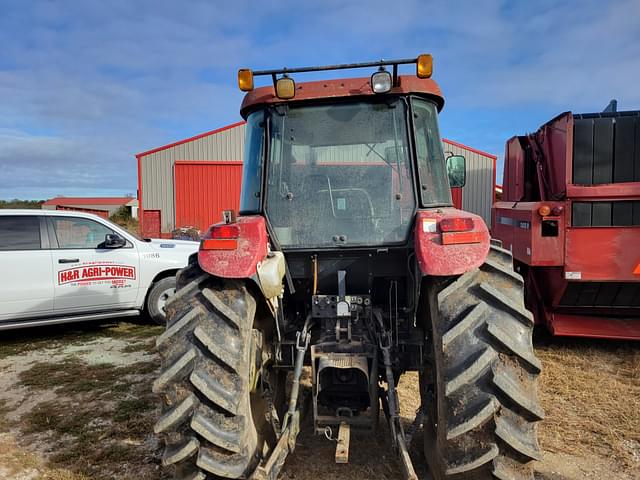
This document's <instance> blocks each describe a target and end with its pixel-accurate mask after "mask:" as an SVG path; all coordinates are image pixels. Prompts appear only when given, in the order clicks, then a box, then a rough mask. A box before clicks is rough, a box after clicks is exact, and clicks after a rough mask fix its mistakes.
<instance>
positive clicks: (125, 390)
mask: <svg viewBox="0 0 640 480" xmlns="http://www.w3.org/2000/svg"><path fill="white" fill-rule="evenodd" d="M161 331H162V330H161V329H160V328H159V327H151V326H148V325H142V324H132V323H120V324H118V325H103V326H95V325H93V326H92V325H82V326H66V327H65V326H62V327H60V326H59V327H56V328H49V329H28V330H23V331H18V332H2V334H1V336H0V478H1V479H6V480H38V479H43V480H88V479H91V480H93V479H95V480H103V479H104V480H106V479H136V480H151V479H158V480H163V479H168V478H169V477H168V475H167V474H166V473H163V472H162V471H161V469H160V467H159V462H160V456H161V448H160V446H159V445H158V442H157V441H156V439H155V437H154V436H153V434H152V426H153V422H154V419H155V417H156V403H155V399H154V396H153V395H152V394H151V392H150V390H151V383H152V381H153V378H154V376H155V372H156V370H157V364H158V359H157V355H156V353H155V351H154V338H155V336H156V335H158V334H159V333H160V332H161ZM536 350H537V353H538V355H539V357H540V358H541V360H542V362H543V365H544V371H543V375H542V377H541V381H540V396H541V400H542V404H543V406H544V409H545V411H546V419H545V421H544V422H543V423H542V425H541V427H540V431H539V433H540V441H541V444H542V447H543V450H544V459H543V460H542V461H541V462H538V463H537V465H536V471H537V473H536V478H537V479H538V480H541V479H545V480H578V479H600V478H610V479H612V480H613V479H616V480H618V479H620V480H629V479H638V478H640V345H638V344H633V343H624V342H608V341H597V340H562V339H552V338H549V337H547V336H540V337H538V338H537V339H536ZM416 391H417V377H416V375H413V374H407V375H405V376H403V378H402V379H401V382H400V386H399V393H400V400H401V406H402V415H403V418H404V421H405V423H406V425H407V426H408V425H410V424H411V423H412V421H413V418H414V416H415V411H416V409H417V407H418V398H417V395H416ZM310 430H311V422H310V419H309V418H307V419H306V420H305V423H304V425H303V432H302V433H301V435H300V437H299V442H298V446H297V448H296V451H295V452H294V454H293V455H292V456H290V457H289V459H288V460H287V464H286V466H285V469H284V471H283V473H282V475H281V478H282V479H299V480H311V479H315V478H320V475H323V477H324V478H327V479H334V478H342V479H348V480H360V479H362V480H364V479H374V478H375V479H388V480H392V479H399V478H401V476H400V470H399V466H398V463H397V462H396V460H395V457H394V455H393V453H392V452H391V449H390V445H389V442H388V439H387V431H386V427H385V426H384V424H382V423H381V427H380V429H379V432H378V434H377V435H375V436H372V435H370V434H369V435H365V434H357V433H354V434H353V435H352V439H351V456H350V463H349V464H348V465H337V464H335V463H334V462H333V455H334V451H335V443H332V442H330V441H328V440H327V439H325V438H324V437H321V436H314V435H312V434H311V433H310ZM420 444H421V437H420V434H419V432H418V433H417V434H416V435H415V437H414V442H413V448H412V452H411V453H412V457H413V459H414V463H415V465H416V468H417V470H418V474H419V476H420V478H428V472H427V470H426V466H425V464H424V458H423V456H422V453H421V451H420V450H421V448H420Z"/></svg>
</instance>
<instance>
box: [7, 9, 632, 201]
mask: <svg viewBox="0 0 640 480" xmlns="http://www.w3.org/2000/svg"><path fill="white" fill-rule="evenodd" d="M0 12H2V14H1V15H0V198H3V199H7V198H14V197H18V198H33V199H43V198H49V197H52V196H55V195H58V194H64V195H68V196H72V195H121V194H126V193H135V191H136V162H135V158H134V155H135V153H137V152H140V151H144V150H147V149H149V148H152V147H156V146H159V145H163V144H165V143H169V142H172V141H175V140H179V139H181V138H184V137H187V136H191V135H194V134H197V133H200V132H203V131H207V130H211V129H214V128H217V127H220V126H223V125H226V124H228V123H231V122H235V121H237V120H238V119H239V114H238V107H239V105H240V102H241V99H242V95H241V92H239V91H238V90H237V88H236V71H237V69H238V68H239V67H251V68H255V69H257V68H269V67H282V66H290V67H291V66H302V65H311V64H327V63H340V62H356V61H368V60H375V59H379V58H393V57H407V56H415V55H417V54H418V53H422V52H429V53H432V54H433V55H434V58H435V66H434V78H435V79H436V80H437V81H438V82H439V83H440V85H441V88H442V90H443V92H444V94H445V97H446V105H445V108H444V111H443V112H442V116H441V130H442V134H443V136H445V137H448V138H451V139H453V140H456V141H459V142H462V143H466V144H468V145H471V146H473V147H476V148H479V149H482V150H486V151H488V152H492V153H495V154H497V155H499V156H500V157H502V153H503V148H504V141H505V140H506V139H507V138H509V137H510V136H513V135H515V134H519V133H520V134H521V133H525V132H527V131H532V130H535V129H536V128H537V127H538V126H539V125H540V124H541V123H543V122H545V121H546V120H548V119H550V118H551V117H553V116H555V115H556V114H558V113H560V112H562V111H566V110H573V111H576V112H587V111H599V110H602V109H603V108H604V107H605V106H606V105H607V103H608V101H609V100H610V99H611V98H617V99H618V102H619V104H618V105H619V108H620V109H626V110H633V109H638V108H640V88H638V79H639V78H640V21H639V20H638V19H639V18H640V2H638V1H634V0H629V1H624V0H622V1H610V2H603V1H580V2H577V1H568V0H564V1H551V0H541V1H536V2H528V1H515V0H514V1H510V2H506V1H467V2H458V1H418V0H414V1H410V0H409V1H403V0H393V1H388V0H387V1H381V0H369V1H366V2H357V1H344V0H340V1H334V0H324V1H320V2H312V1H307V2H300V1H293V0H283V1H255V2H248V1H243V0H236V1H234V2H221V1H214V0H207V1H167V0H153V1H151V0H149V1H135V0H109V1H93V0H78V1H75V0H67V1H64V2H62V1H29V0H20V1H18V0H0ZM313 78H314V77H313V76H311V75H306V76H304V77H300V78H298V77H297V78H296V79H297V80H298V81H302V80H304V79H313ZM499 181H500V179H499Z"/></svg>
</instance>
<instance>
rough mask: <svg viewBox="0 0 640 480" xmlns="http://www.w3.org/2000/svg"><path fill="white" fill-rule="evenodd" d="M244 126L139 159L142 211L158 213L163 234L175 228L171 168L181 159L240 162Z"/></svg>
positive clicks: (172, 170) (172, 173) (173, 183)
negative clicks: (159, 213) (158, 211)
mask: <svg viewBox="0 0 640 480" xmlns="http://www.w3.org/2000/svg"><path fill="white" fill-rule="evenodd" d="M244 129H245V127H244V125H239V126H237V127H234V128H230V129H227V130H223V131H221V132H219V133H216V134H214V135H208V136H205V137H201V138H198V139H195V140H192V141H189V142H186V143H182V144H180V145H176V146H174V147H170V148H167V149H165V150H160V151H158V152H155V153H150V154H148V155H145V156H142V157H140V177H141V180H142V181H141V187H142V208H143V210H147V209H149V210H160V212H161V221H162V231H163V232H170V231H171V230H173V229H174V228H175V225H174V222H175V189H174V185H175V179H174V165H175V162H176V161H180V160H191V161H193V160H201V161H207V160H209V161H221V162H224V161H239V160H242V149H243V145H244Z"/></svg>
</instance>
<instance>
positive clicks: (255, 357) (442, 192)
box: [154, 55, 543, 480]
mask: <svg viewBox="0 0 640 480" xmlns="http://www.w3.org/2000/svg"><path fill="white" fill-rule="evenodd" d="M403 65H414V66H415V71H414V73H412V74H411V75H399V73H398V70H399V67H402V68H404V67H403ZM362 68H368V69H370V70H371V72H370V74H371V76H370V77H366V78H343V79H337V80H336V79H332V80H324V81H312V82H305V83H295V81H294V79H293V77H292V76H293V75H297V74H302V73H305V72H322V71H327V70H343V69H362ZM431 68H432V59H431V56H430V55H420V56H419V57H417V58H411V59H402V60H395V61H380V62H369V63H360V64H346V65H334V66H327V67H305V68H293V69H282V70H263V71H251V70H240V71H239V73H238V83H239V86H240V88H241V90H243V91H246V92H247V94H246V96H245V98H244V101H243V103H242V107H241V109H240V113H241V115H242V116H243V118H245V119H246V121H247V126H246V146H245V149H244V161H243V178H242V189H241V200H240V212H239V215H238V216H236V214H235V212H231V211H227V212H225V214H224V219H223V222H222V223H219V224H216V225H213V226H212V227H211V228H210V229H209V230H208V233H207V234H206V235H205V237H204V239H203V240H202V242H201V247H200V251H199V253H198V254H197V255H195V256H194V257H193V258H192V259H191V262H190V265H189V266H188V267H187V268H185V269H183V270H182V271H180V272H179V273H178V276H177V290H176V294H175V296H173V297H172V298H171V299H170V300H169V301H168V302H167V306H166V310H167V318H168V321H167V329H166V332H165V333H164V334H162V335H161V336H160V337H159V338H158V340H157V346H158V350H159V352H160V355H161V358H162V369H161V372H160V374H159V376H158V377H157V379H156V381H155V383H154V391H155V392H156V393H157V394H158V395H159V397H160V399H161V404H162V414H161V416H160V418H159V419H158V422H157V423H156V426H155V432H156V433H157V434H158V435H159V436H160V437H161V439H162V441H163V443H164V445H165V452H164V456H163V464H164V465H165V466H166V467H167V468H169V469H171V470H172V471H173V474H174V476H175V478H176V479H181V480H195V479H197V480H204V479H206V478H216V479H218V478H226V479H240V478H242V479H247V478H252V479H257V480H266V479H272V480H275V479H276V478H277V477H278V472H279V471H280V470H281V468H282V467H283V465H284V463H285V460H286V457H287V455H289V454H290V453H291V452H292V451H293V450H294V448H295V446H296V438H297V436H298V433H299V431H300V429H301V428H309V429H312V431H313V432H315V433H316V434H319V435H323V434H326V435H327V436H329V437H336V436H337V438H338V439H340V443H338V449H337V451H336V461H340V462H344V461H345V460H346V459H347V457H348V445H349V441H348V438H349V434H350V432H351V430H352V429H353V430H354V431H355V430H359V431H365V432H374V431H375V430H376V429H377V428H378V427H379V414H380V411H381V410H382V411H384V414H385V417H386V419H387V424H388V427H387V429H386V430H387V431H388V432H389V436H390V439H391V445H392V447H393V449H394V451H395V452H396V453H397V458H398V462H399V465H400V467H401V470H402V471H403V472H404V477H405V478H407V479H412V480H417V478H418V477H417V475H416V472H415V469H414V466H413V462H412V459H411V456H410V455H409V447H408V445H409V444H410V443H411V438H414V437H413V436H412V435H410V432H411V431H415V428H419V427H420V426H422V428H423V435H422V437H423V438H424V447H423V448H424V453H425V457H426V460H427V463H428V466H429V469H430V471H431V478H433V479H435V480H443V479H451V480H454V479H455V480H460V479H471V478H473V479H476V480H478V479H480V480H488V479H494V478H499V479H515V480H525V479H526V480H533V467H532V463H533V460H534V459H537V458H539V457H540V448H539V446H538V442H537V438H536V424H537V422H538V421H539V420H541V419H542V417H543V412H542V410H541V408H540V406H539V402H538V398H537V393H536V383H537V377H538V375H539V373H540V363H539V361H538V360H537V359H536V357H535V354H534V351H533V347H532V330H533V316H532V315H531V313H530V312H529V311H527V310H526V308H525V305H524V294H523V280H522V277H521V276H520V275H519V274H518V273H516V272H514V270H513V261H512V257H511V254H510V252H509V251H508V250H506V249H503V248H500V247H499V246H497V245H496V244H495V243H493V242H492V241H491V239H490V236H489V231H488V229H487V226H486V225H485V223H484V221H483V220H482V218H481V217H479V216H477V215H474V214H471V213H468V212H464V211H461V210H457V209H455V208H454V207H453V203H452V198H451V190H450V187H456V186H457V187H461V186H463V185H464V183H465V159H464V158H463V157H460V156H450V157H448V158H445V154H444V152H443V147H442V142H441V138H440V135H439V130H438V113H439V112H440V110H441V109H442V107H443V105H444V99H443V96H442V94H441V92H440V90H439V88H438V86H437V84H436V83H435V82H434V81H433V80H432V79H431V78H430V77H431ZM260 76H267V77H269V78H271V79H272V81H273V84H272V85H269V86H265V87H260V88H254V79H255V78H256V77H260ZM305 368H306V371H307V372H310V373H309V377H310V379H311V382H310V383H311V388H301V376H302V373H303V369H305ZM408 371H414V372H418V374H419V378H420V387H419V389H416V390H419V391H416V392H415V394H416V396H417V397H419V398H420V399H421V408H420V410H419V412H418V414H417V416H416V420H415V422H414V425H413V427H412V428H411V430H408V431H407V432H405V430H404V428H405V427H406V425H403V424H402V423H401V418H400V410H399V397H398V394H397V390H396V386H397V384H398V381H399V379H400V377H401V375H402V374H403V373H404V372H408ZM305 399H307V400H308V401H306V400H305ZM306 404H309V408H308V411H309V412H310V413H309V416H311V415H312V416H313V418H312V419H311V418H309V421H308V422H302V421H301V418H302V412H303V410H306V409H303V406H304V405H306ZM414 427H415V428H414ZM410 437H411V438H410Z"/></svg>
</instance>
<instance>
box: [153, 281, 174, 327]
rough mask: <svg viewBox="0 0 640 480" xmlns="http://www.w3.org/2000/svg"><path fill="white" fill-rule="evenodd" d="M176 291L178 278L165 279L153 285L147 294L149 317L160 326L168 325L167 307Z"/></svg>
mask: <svg viewBox="0 0 640 480" xmlns="http://www.w3.org/2000/svg"><path fill="white" fill-rule="evenodd" d="M175 291H176V277H174V276H171V277H165V278H162V279H160V280H158V281H157V282H155V283H154V284H153V286H152V287H151V290H149V293H148V294H147V305H146V307H147V308H146V310H147V315H148V316H149V318H150V319H151V320H153V321H154V322H155V323H157V324H158V325H165V324H166V323H167V314H166V311H165V307H166V304H167V300H169V297H171V295H173V294H174V293H175Z"/></svg>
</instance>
